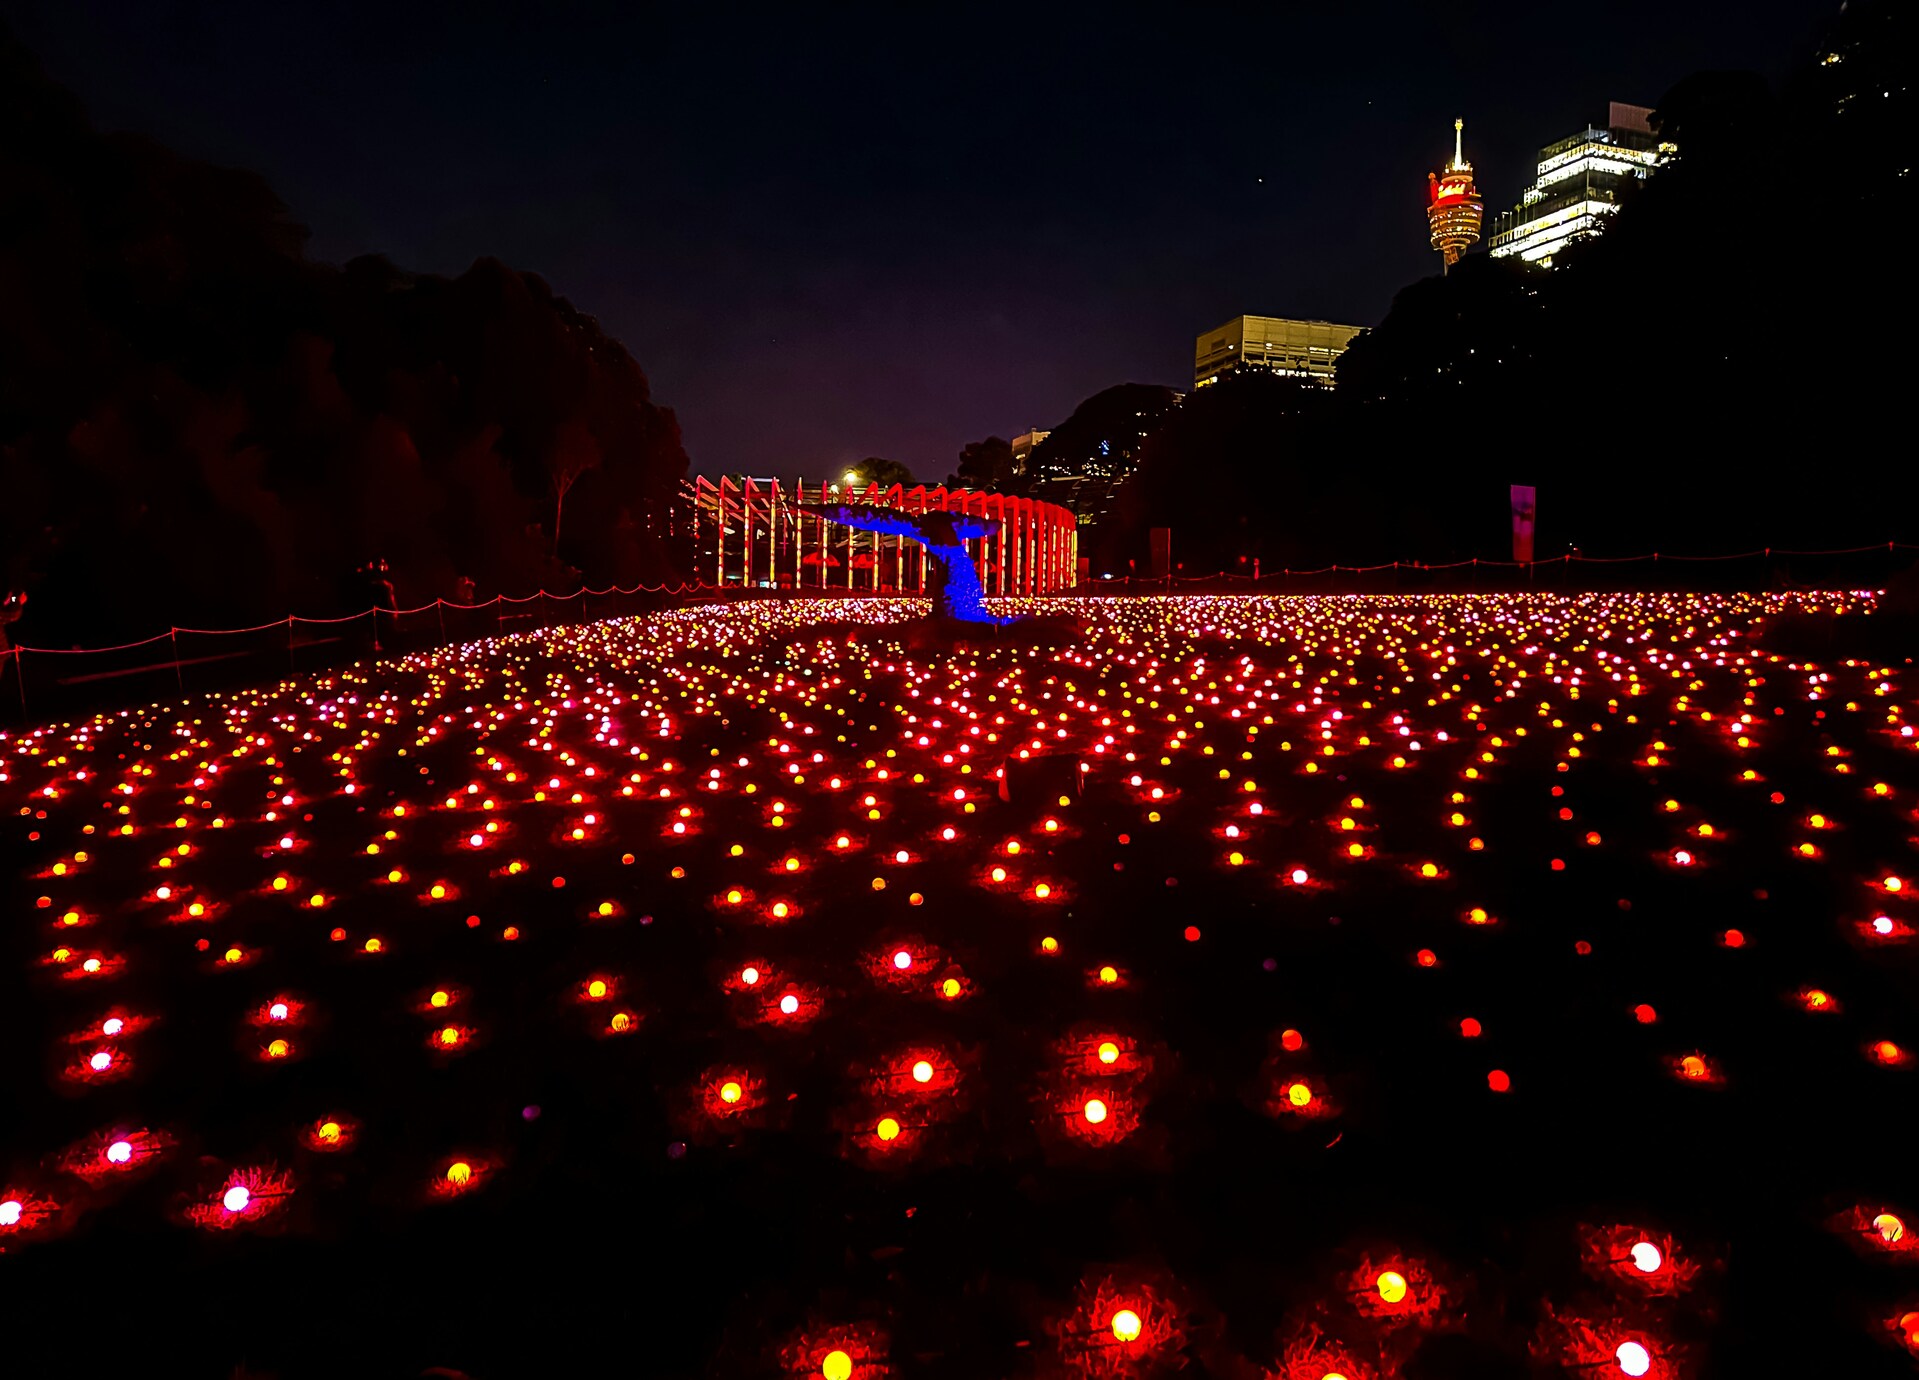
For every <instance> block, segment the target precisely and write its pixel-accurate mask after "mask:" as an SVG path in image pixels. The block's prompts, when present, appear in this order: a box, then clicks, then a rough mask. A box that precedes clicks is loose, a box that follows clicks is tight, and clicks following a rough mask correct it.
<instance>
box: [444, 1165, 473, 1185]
mask: <svg viewBox="0 0 1919 1380" xmlns="http://www.w3.org/2000/svg"><path fill="white" fill-rule="evenodd" d="M472 1178H473V1166H472V1165H470V1164H468V1163H467V1162H466V1161H465V1160H455V1161H454V1162H453V1163H452V1164H450V1165H448V1166H447V1170H446V1181H447V1182H448V1183H450V1184H452V1185H453V1186H454V1187H455V1188H460V1187H463V1186H465V1185H466V1184H467V1183H469V1182H471V1181H472Z"/></svg>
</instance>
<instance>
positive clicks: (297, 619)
mask: <svg viewBox="0 0 1919 1380" xmlns="http://www.w3.org/2000/svg"><path fill="white" fill-rule="evenodd" d="M718 588H720V586H718V585H709V584H707V583H706V582H705V581H703V580H699V581H693V582H690V583H683V584H677V585H665V584H660V585H634V586H633V587H632V588H630V589H629V588H626V587H625V586H622V585H608V586H607V587H606V588H605V589H588V588H586V587H585V586H584V585H582V586H581V587H580V588H579V589H576V590H574V591H573V592H572V593H571V594H555V593H553V592H552V591H550V590H540V591H539V592H537V593H534V594H529V595H527V596H526V597H525V598H521V599H515V598H513V597H512V596H510V595H506V594H496V595H494V596H493V597H492V598H491V599H489V600H487V601H486V602H485V603H483V604H455V603H452V602H450V601H449V600H445V599H435V600H434V601H433V602H432V603H430V604H421V605H420V606H419V607H418V608H411V609H387V608H380V607H378V606H377V605H376V606H375V607H373V608H368V609H361V610H360V611H359V612H358V613H348V614H343V615H341V616H340V617H338V618H309V617H307V616H306V615H304V614H297V613H290V614H288V615H287V616H286V617H285V618H278V619H275V620H274V621H273V622H271V623H258V624H255V625H254V626H253V627H250V628H169V629H168V630H167V631H165V632H163V633H155V634H154V635H153V636H152V637H145V638H141V639H140V640H139V641H138V642H122V643H120V644H118V645H117V646H112V647H29V646H23V645H21V644H18V643H16V644H15V645H14V646H13V647H12V648H11V649H10V650H11V651H12V652H15V653H19V652H33V653H36V654H39V655H53V656H87V655H91V654H93V653H96V652H124V651H129V650H131V649H132V648H134V647H145V646H147V645H148V644H149V643H153V642H165V641H167V640H168V639H169V638H172V637H175V636H177V635H178V634H180V633H190V634H192V635H193V636H195V637H234V636H239V635H240V634H243V633H256V632H267V631H269V630H270V629H273V628H288V629H291V628H292V626H293V625H294V624H296V623H315V624H328V625H331V624H338V623H352V622H355V621H356V620H358V619H361V618H367V617H372V618H374V619H375V620H377V619H378V618H379V616H380V615H381V614H383V613H384V614H386V615H387V616H388V617H390V618H403V617H406V616H408V615H410V614H415V613H425V612H426V611H427V610H429V609H434V608H441V607H445V608H450V609H490V608H492V607H494V606H495V605H496V604H502V603H506V604H530V603H532V602H533V601H534V600H535V599H558V600H567V599H577V598H579V597H580V596H581V595H583V594H585V595H592V596H593V597H595V598H600V597H603V596H605V595H608V594H687V593H690V592H692V591H694V590H700V589H718Z"/></svg>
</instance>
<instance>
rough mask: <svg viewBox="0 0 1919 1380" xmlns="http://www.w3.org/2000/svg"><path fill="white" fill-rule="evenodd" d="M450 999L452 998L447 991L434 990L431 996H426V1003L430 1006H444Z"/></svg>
mask: <svg viewBox="0 0 1919 1380" xmlns="http://www.w3.org/2000/svg"><path fill="white" fill-rule="evenodd" d="M452 1000H453V998H452V997H451V996H450V995H449V994H448V993H446V992H444V991H441V992H435V993H434V994H433V995H432V996H430V997H428V998H427V1003H428V1005H430V1006H445V1005H446V1004H447V1003H448V1002H450V1001H452Z"/></svg>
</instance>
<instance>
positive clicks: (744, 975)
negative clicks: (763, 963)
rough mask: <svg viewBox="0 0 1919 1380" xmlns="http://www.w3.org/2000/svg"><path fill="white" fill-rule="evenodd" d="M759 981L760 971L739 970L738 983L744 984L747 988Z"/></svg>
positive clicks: (753, 969) (752, 969)
mask: <svg viewBox="0 0 1919 1380" xmlns="http://www.w3.org/2000/svg"><path fill="white" fill-rule="evenodd" d="M759 980H760V970H759V969H758V968H742V969H740V981H741V982H743V983H745V984H746V985H747V986H748V987H751V986H752V985H753V984H754V983H756V982H758V981H759Z"/></svg>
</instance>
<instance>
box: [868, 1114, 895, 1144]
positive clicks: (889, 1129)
mask: <svg viewBox="0 0 1919 1380" xmlns="http://www.w3.org/2000/svg"><path fill="white" fill-rule="evenodd" d="M873 1132H874V1134H875V1135H877V1136H878V1137H879V1138H880V1139H881V1140H898V1139H899V1138H900V1124H899V1122H897V1121H895V1120H893V1118H892V1117H890V1116H883V1117H881V1118H880V1124H879V1125H878V1126H876V1127H874V1128H873Z"/></svg>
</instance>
